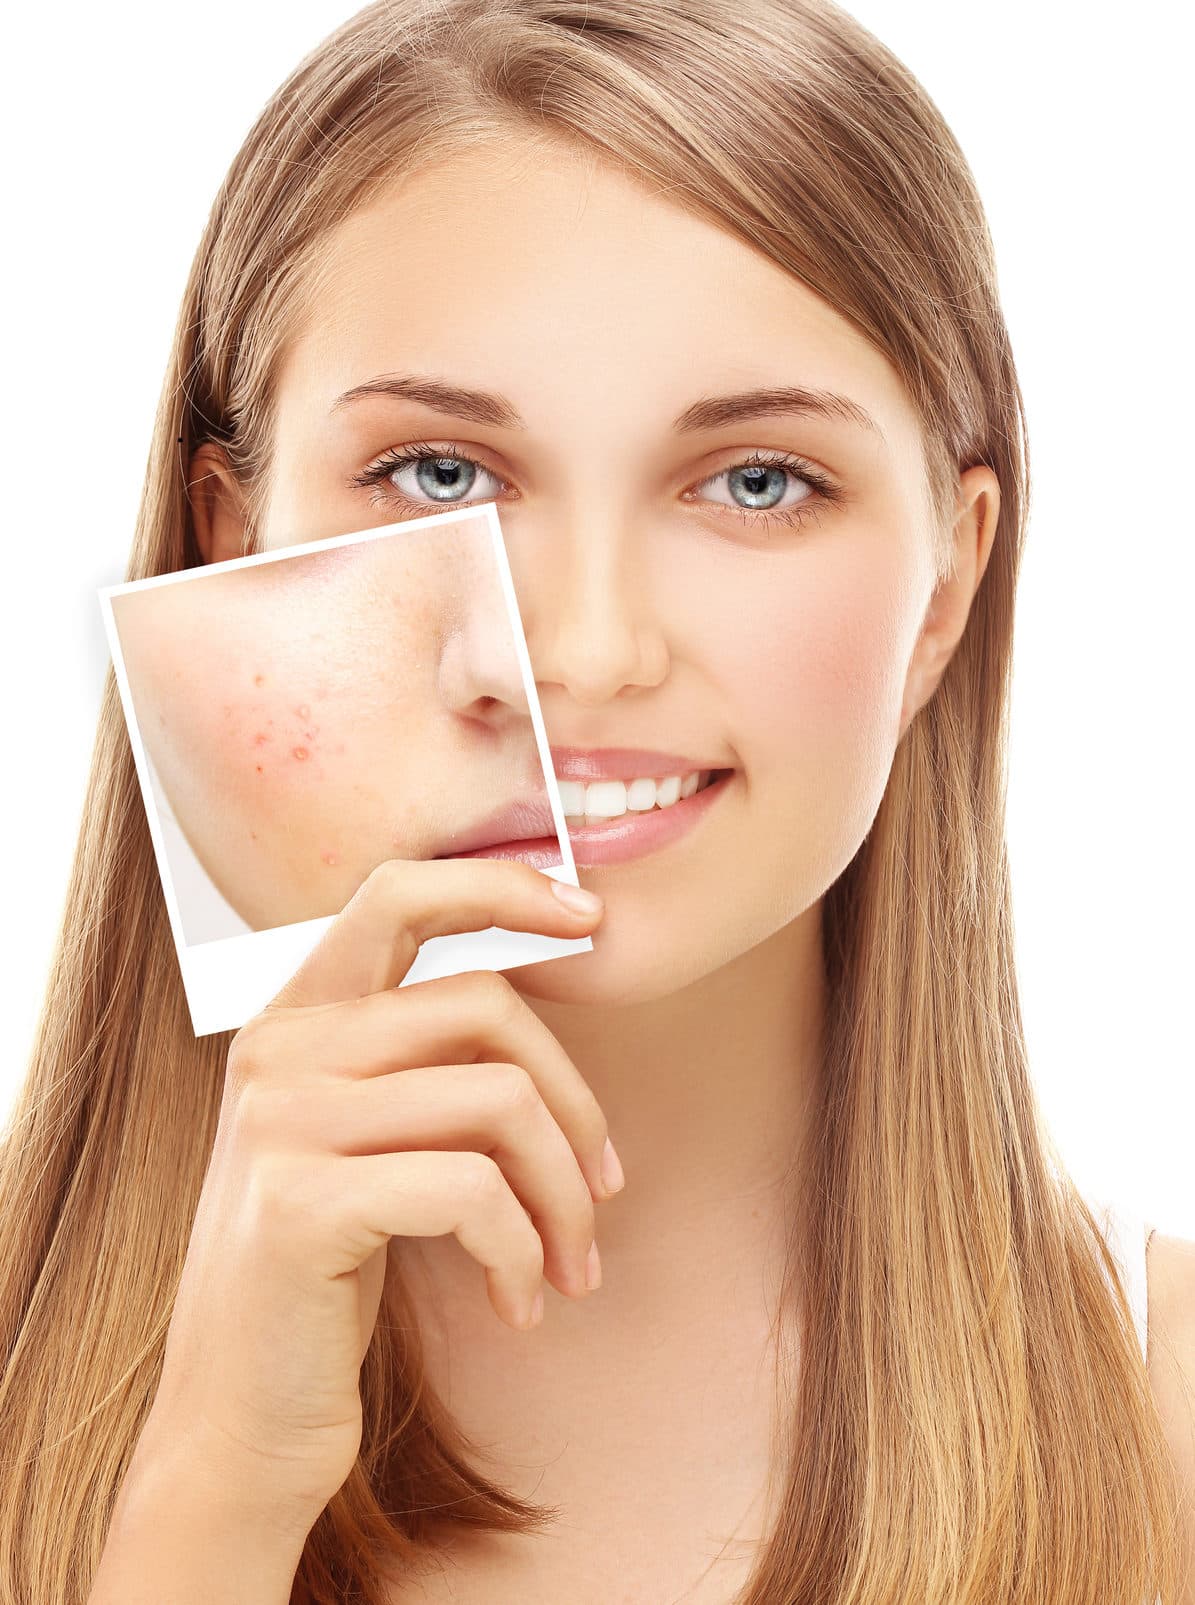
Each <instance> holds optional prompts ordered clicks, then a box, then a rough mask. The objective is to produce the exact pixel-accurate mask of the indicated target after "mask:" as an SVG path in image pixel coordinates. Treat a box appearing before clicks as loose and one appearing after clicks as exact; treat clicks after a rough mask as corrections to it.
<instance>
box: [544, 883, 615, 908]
mask: <svg viewBox="0 0 1195 1605" xmlns="http://www.w3.org/2000/svg"><path fill="white" fill-rule="evenodd" d="M549 879H552V877H549ZM552 890H553V891H554V892H555V893H556V896H557V897H558V898H559V899H560V901H561V902H562V903H563V904H564V906H565V908H567V909H571V910H572V912H573V913H574V914H596V913H597V911H598V909H599V908H601V906H602V900H601V898H600V897H598V896H596V895H595V894H594V893H593V892H587V891H586V890H585V888H584V887H583V886H570V885H569V884H568V882H567V881H558V880H555V879H552Z"/></svg>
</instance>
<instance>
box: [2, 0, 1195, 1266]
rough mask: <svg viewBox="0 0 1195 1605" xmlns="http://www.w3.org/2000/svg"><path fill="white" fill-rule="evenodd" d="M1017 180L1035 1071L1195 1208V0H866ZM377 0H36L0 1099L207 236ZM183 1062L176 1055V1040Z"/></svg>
mask: <svg viewBox="0 0 1195 1605" xmlns="http://www.w3.org/2000/svg"><path fill="white" fill-rule="evenodd" d="M852 9H853V10H854V12H855V14H856V15H857V16H858V17H859V18H860V19H861V20H862V21H863V22H864V23H865V24H866V25H867V26H868V27H870V28H871V29H872V30H873V31H874V32H875V33H877V34H878V35H879V36H880V38H882V39H883V40H884V41H885V42H886V43H887V44H889V45H890V46H891V47H892V48H893V49H894V50H895V51H896V53H897V54H898V55H899V56H901V57H902V58H903V59H904V60H905V61H906V62H907V63H908V64H909V66H910V67H911V68H912V69H913V71H914V72H915V73H916V74H917V75H918V76H919V77H920V78H921V80H922V82H923V83H924V84H925V85H926V87H927V88H928V90H929V92H930V94H931V95H932V96H933V97H934V98H935V100H936V101H937V102H938V104H939V106H940V107H941V108H942V111H943V112H944V114H945V116H946V118H947V120H948V121H949V122H950V124H951V126H952V127H953V128H954V130H955V132H956V134H957V135H958V138H959V140H960V142H961V144H962V146H963V149H964V151H965V152H966V153H967V156H968V158H969V160H970V162H971V165H972V167H973V169H974V171H975V174H976V177H977V179H978V182H979V187H980V191H981V194H982V195H983V197H984V201H985V204H986V207H987V211H988V216H989V220H990V223H991V227H992V232H993V235H994V238H995V242H996V250H997V256H998V262H999V267H1000V283H1001V290H1002V295H1003V299H1004V305H1005V310H1006V314H1007V318H1008V322H1009V326H1010V329H1011V333H1012V340H1013V348H1014V352H1015V354H1016V357H1017V361H1018V365H1019V369H1020V373H1021V377H1022V383H1023V385H1024V388H1025V392H1026V396H1027V403H1028V408H1029V423H1030V432H1031V433H1030V444H1031V450H1032V466H1033V472H1034V481H1035V489H1034V503H1033V516H1032V521H1031V529H1030V540H1029V546H1028V551H1027V556H1026V562H1025V566H1024V569H1023V577H1022V582H1021V591H1020V602H1019V611H1018V624H1017V648H1016V677H1015V691H1014V710H1013V720H1014V722H1013V750H1012V772H1011V781H1010V794H1009V843H1010V852H1011V855H1012V864H1013V877H1014V895H1015V915H1016V930H1017V944H1018V956H1019V972H1020V982H1021V989H1022V999H1023V1004H1024V1009H1025V1016H1026V1026H1027V1030H1028V1034H1029V1044H1030V1051H1031V1055H1032V1062H1033V1065H1034V1075H1035V1079H1036V1083H1037V1086H1038V1089H1039V1092H1040V1095H1041V1098H1042V1101H1043V1104H1044V1106H1045V1110H1046V1115H1047V1118H1048V1120H1049V1122H1050V1124H1051V1127H1052V1129H1053V1131H1054V1133H1055V1135H1056V1137H1057V1139H1058V1141H1059V1144H1060V1146H1061V1149H1062V1152H1063V1155H1064V1157H1065V1158H1066V1160H1067V1162H1068V1163H1069V1165H1070V1167H1071V1168H1072V1170H1073V1171H1074V1173H1075V1175H1076V1177H1077V1178H1078V1180H1079V1183H1080V1185H1081V1186H1084V1187H1085V1188H1088V1189H1090V1190H1091V1191H1092V1192H1094V1193H1096V1194H1098V1195H1100V1196H1102V1197H1107V1198H1109V1199H1115V1200H1117V1201H1119V1202H1120V1203H1121V1204H1122V1205H1124V1206H1126V1207H1130V1208H1136V1209H1139V1210H1140V1211H1141V1212H1142V1213H1144V1214H1145V1215H1146V1216H1147V1218H1149V1219H1151V1220H1153V1221H1155V1222H1156V1223H1158V1224H1159V1225H1160V1227H1161V1228H1162V1229H1163V1230H1170V1231H1174V1232H1178V1233H1179V1234H1180V1235H1183V1236H1187V1237H1193V1238H1195V1180H1193V1171H1195V1163H1193V1149H1195V1092H1193V1090H1192V1089H1193V1085H1195V1075H1193V1073H1192V1072H1193V1068H1195V1055H1193V1054H1192V1050H1191V1047H1190V1042H1189V1037H1188V1006H1189V1000H1190V997H1191V988H1190V984H1189V974H1190V970H1191V958H1192V944H1191V941H1190V937H1189V926H1190V904H1191V899H1192V890H1193V876H1192V855H1191V847H1190V836H1191V831H1190V817H1191V805H1190V795H1189V791H1188V789H1187V785H1186V781H1187V773H1188V764H1189V758H1190V751H1189V749H1190V745H1191V718H1190V696H1191V690H1192V673H1191V634H1192V619H1191V609H1192V602H1191V582H1192V578H1193V574H1192V561H1191V555H1190V551H1191V540H1192V520H1191V516H1190V496H1189V487H1188V484H1187V476H1186V472H1185V469H1186V465H1187V464H1188V463H1189V462H1190V460H1191V437H1192V414H1191V408H1190V404H1189V400H1188V397H1189V393H1190V378H1189V375H1190V373H1191V369H1192V363H1191V356H1192V352H1191V334H1190V322H1189V316H1188V311H1187V308H1188V304H1189V288H1188V286H1189V272H1190V258H1189V256H1188V255H1187V254H1186V252H1185V251H1184V250H1183V249H1181V248H1180V228H1181V227H1182V225H1183V224H1184V223H1186V222H1187V221H1188V213H1189V208H1187V207H1186V206H1185V204H1184V203H1183V201H1182V199H1181V198H1182V196H1184V195H1185V194H1186V193H1187V183H1188V178H1189V156H1190V152H1189V118H1188V114H1187V107H1188V105H1189V99H1190V97H1189V92H1188V87H1187V84H1186V82H1185V75H1186V64H1187V57H1186V53H1185V52H1184V51H1183V50H1182V49H1181V48H1179V46H1178V42H1177V41H1176V40H1175V39H1174V38H1173V37H1172V28H1173V23H1174V21H1175V20H1176V17H1177V8H1175V7H1173V6H1172V5H1166V6H1163V5H1160V4H1157V3H1149V0H1147V3H1145V4H1143V5H1139V6H1137V7H1136V8H1135V9H1134V12H1133V18H1132V25H1131V26H1129V27H1123V26H1112V25H1111V22H1109V24H1108V26H1107V27H1105V26H1103V25H1102V24H1100V23H1098V22H1096V21H1095V20H1094V19H1096V18H1098V17H1099V16H1100V15H1101V10H1102V8H1089V7H1084V6H1080V5H1078V4H1058V3H1056V0H1054V3H1051V0H1046V3H1044V4H1043V3H1042V0H1032V3H1028V0H1004V4H1002V5H1001V6H1000V8H999V14H998V16H997V15H995V14H994V13H993V11H992V9H991V7H990V6H989V5H975V4H966V3H960V0H860V3H857V4H855V5H854V6H853V8H852ZM350 11H351V6H346V5H342V4H338V3H335V0H327V3H315V0H290V3H289V4H287V5H285V6H280V5H273V4H271V5H267V4H264V3H262V0H256V3H254V0H249V3H248V4H246V3H245V0H237V3H236V4H232V3H230V0H207V3H206V4H205V5H204V6H203V7H202V8H201V9H199V10H195V9H194V8H180V7H175V6H164V5H161V4H160V3H157V0H155V3H153V4H148V3H138V4H128V3H123V4H116V5H111V6H82V5H80V4H78V3H74V4H67V5H65V6H37V7H31V6H22V7H21V8H20V9H19V13H18V17H19V20H17V21H15V22H11V21H10V24H9V44H10V49H9V60H10V61H11V62H12V63H13V64H14V65H15V66H18V68H19V70H16V71H14V72H11V73H10V74H8V75H6V76H7V83H6V94H5V96H4V99H3V103H2V106H0V114H2V116H3V123H4V128H3V132H4V145H3V148H4V151H5V153H6V165H7V189H8V204H7V209H6V210H7V219H6V221H7V224H8V233H9V244H8V248H7V250H6V252H5V256H4V269H3V271H4V274H5V280H6V282H5V284H4V290H5V292H6V293H5V311H6V314H7V316H6V318H5V323H6V345H7V352H8V356H7V361H6V364H5V367H6V370H7V372H8V375H9V379H8V383H7V385H6V386H5V392H4V398H3V406H4V413H5V417H4V428H3V441H4V452H5V458H6V472H5V478H4V489H5V505H6V510H7V516H6V519H5V526H6V527H5V535H6V557H7V567H8V592H7V601H8V608H7V620H6V622H7V629H6V630H5V632H4V637H3V654H4V656H3V669H4V683H5V684H6V685H7V687H8V693H7V697H6V707H5V727H6V730H7V737H6V759H7V761H6V763H5V774H6V777H7V778H6V784H5V786H4V791H3V803H2V807H3V810H4V814H3V825H4V832H3V839H4V841H5V843H6V848H7V851H6V855H5V856H6V864H5V876H6V881H7V885H8V898H7V904H8V918H7V933H6V937H7V939H6V952H5V954H4V959H3V964H4V977H5V989H4V1007H3V1010H2V1011H0V1030H2V1031H3V1042H2V1052H0V1120H3V1118H5V1117H6V1115H7V1112H8V1108H9V1107H10V1104H11V1099H12V1096H13V1094H14V1092H15V1089H16V1087H17V1085H18V1084H19V1081H20V1080H21V1078H22V1077H23V1075H24V1069H25V1057H26V1055H27V1052H28V1047H29V1042H30V1039H31V1034H32V1030H33V1024H34V1017H35V1012H36V1010H37V1008H38V1006H39V1004H40V1001H41V994H42V988H43V986H44V983H45V976H46V968H47V965H48V962H49V958H50V951H51V945H52V941H53V937H54V933H55V930H56V927H57V922H58V918H59V915H60V912H61V907H62V898H63V894H64V890H65V885H66V875H67V870H68V866H69V861H70V855H71V852H72V850H73V846H74V841H75V834H76V831H77V829H78V824H79V815H80V808H81V804H82V799H83V790H84V783H85V779H86V774H87V771H88V767H89V763H90V758H91V749H92V741H93V738H94V732H95V719H96V713H97V710H98V706H99V696H100V689H101V685H102V681H103V678H104V674H105V672H106V669H107V663H108V658H107V649H106V646H105V643H104V638H103V632H102V627H101V619H100V611H99V605H98V603H97V600H96V595H95V593H96V588H97V587H98V586H100V585H109V584H115V583H117V582H119V581H121V580H123V579H124V578H125V564H126V561H127V556H128V549H129V541H130V537H131V530H132V525H133V520H134V516H135V512H136V507H137V502H138V498H139V494H140V489H141V482H142V476H143V474H144V471H145V464H146V457H147V451H148V445H149V438H150V428H151V422H152V417H153V409H154V406H155V403H156V401H157V397H158V392H159V387H160V385H161V381H162V376H163V373H164V370H165V364H166V357H167V351H168V345H169V340H170V335H171V331H172V328H173V324H174V319H175V316H176V313H177V309H178V304H179V300H180V297H181V294H182V289H183V283H184V279H185V276H186V273H187V270H188V266H189V263H190V260H191V257H192V255H193V252H194V250H195V247H196V244H197V243H198V239H199V234H200V231H201V228H202V225H203V222H204V220H205V218H206V215H207V212H208V209H209V207H210V205H211V203H212V200H213V198H214V196H215V194H216V190H217V188H218V186H219V183H220V181H221V179H222V177H223V175H224V172H225V170H226V168H227V166H228V164H229V162H230V161H231V159H232V157H233V155H234V153H235V151H236V149H237V147H238V146H239V144H240V142H241V140H242V138H243V137H244V135H245V133H246V132H247V131H248V128H249V126H250V124H251V123H252V121H253V119H254V117H255V116H256V114H257V112H258V111H259V109H260V108H261V106H262V104H263V103H264V101H265V99H266V98H267V96H268V94H269V93H270V92H271V91H272V90H273V89H274V88H275V87H276V85H277V84H278V83H279V82H281V80H282V79H283V78H284V76H285V75H286V73H287V72H288V71H289V70H290V69H291V68H292V67H293V66H294V65H295V64H296V63H297V61H298V60H299V58H300V57H301V56H302V55H303V54H305V52H306V51H307V50H308V49H310V48H311V47H312V46H313V45H315V44H316V43H317V42H318V41H319V40H320V39H321V38H322V37H323V36H324V35H325V34H326V33H328V32H329V31H331V29H332V28H333V27H335V26H336V25H338V24H339V23H340V22H342V21H343V20H344V19H345V18H346V17H347V16H348V15H349V14H350ZM163 1073H164V1074H166V1073H168V1067H165V1066H164V1067H163Z"/></svg>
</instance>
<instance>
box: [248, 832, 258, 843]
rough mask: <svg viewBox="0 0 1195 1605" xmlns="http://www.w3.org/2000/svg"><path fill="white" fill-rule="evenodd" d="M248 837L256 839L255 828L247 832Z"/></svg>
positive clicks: (252, 839)
mask: <svg viewBox="0 0 1195 1605" xmlns="http://www.w3.org/2000/svg"><path fill="white" fill-rule="evenodd" d="M249 839H250V841H256V840H257V832H256V831H255V830H251V831H250V832H249Z"/></svg>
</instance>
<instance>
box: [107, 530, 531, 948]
mask: <svg viewBox="0 0 1195 1605" xmlns="http://www.w3.org/2000/svg"><path fill="white" fill-rule="evenodd" d="M384 522H385V520H379V519H376V518H373V517H372V516H371V515H370V512H369V510H368V509H365V510H364V516H363V517H362V518H361V519H360V521H359V522H358V523H356V524H352V523H350V524H348V525H346V526H345V528H344V530H332V531H329V530H327V529H323V530H321V533H323V534H329V533H333V534H335V533H348V532H349V530H350V529H353V528H361V529H364V528H367V527H369V526H371V525H373V524H378V523H384ZM307 538H308V539H311V538H312V535H311V533H310V532H308V535H307ZM280 544H281V543H280ZM230 555H232V556H239V555H240V553H239V552H237V553H233V554H230ZM114 613H115V617H116V621H117V629H118V631H119V634H120V640H121V648H122V651H123V654H124V658H125V664H126V667H127V670H128V675H129V685H130V688H131V690H132V693H133V700H134V704H135V706H136V710H137V721H138V725H139V727H140V730H141V735H142V739H143V740H144V742H145V745H146V748H147V749H148V751H149V753H150V756H151V758H152V759H153V762H154V766H155V768H156V769H157V771H158V774H159V776H160V777H161V780H162V784H163V785H164V787H165V788H166V792H167V795H168V796H169V798H170V803H171V806H172V808H173V809H174V812H175V814H176V816H177V818H178V821H179V824H180V825H181V826H182V829H183V831H184V832H185V833H186V836H187V838H188V840H189V841H190V843H191V845H192V847H193V848H194V849H195V853H196V856H197V857H198V859H199V861H200V863H201V864H202V865H203V867H204V869H205V870H206V871H207V874H208V876H209V877H210V878H211V880H212V881H213V882H214V883H215V885H216V886H217V887H218V888H219V890H220V892H221V893H222V894H223V896H224V897H225V898H227V900H228V901H229V902H230V903H231V904H232V906H233V907H234V908H235V909H236V910H237V912H238V913H239V914H240V915H241V917H242V918H243V919H245V920H247V921H248V922H249V924H250V925H251V926H252V927H253V929H255V930H269V929H271V928H273V927H274V926H279V925H288V924H291V923H293V922H295V921H298V920H311V919H319V918H322V917H324V916H326V915H331V914H338V913H339V912H340V910H341V909H342V908H343V907H344V906H345V904H346V903H347V902H348V900H349V898H350V897H351V896H352V895H353V893H354V892H355V891H356V890H357V888H358V886H360V885H361V883H362V881H364V879H365V878H366V876H367V875H368V874H369V872H370V870H372V869H373V868H374V867H375V866H376V865H378V864H380V863H382V862H384V861H385V860H386V859H389V858H394V857H402V858H432V857H435V856H436V855H437V854H440V853H443V852H446V851H449V850H450V848H451V838H452V835H453V833H454V832H459V831H461V830H462V829H464V828H466V827H468V826H470V825H472V824H474V823H476V822H477V821H478V820H479V819H481V818H484V817H485V816H486V815H487V814H489V813H490V812H492V811H493V810H494V809H495V808H497V807H499V806H500V805H501V804H503V803H505V802H507V801H509V800H511V799H513V798H514V797H522V796H533V797H539V798H544V800H545V802H546V795H545V786H544V778H543V770H542V767H541V765H540V761H539V755H538V752H537V750H536V745H535V736H534V732H533V730H532V725H531V718H530V714H529V713H528V710H527V699H526V695H525V692H524V688H523V683H522V678H521V675H520V671H519V663H518V658H517V656H516V653H515V645H514V637H513V633H512V630H511V624H510V619H509V615H508V612H507V608H506V603H505V601H504V599H503V596H502V590H501V581H500V576H499V573H498V568H497V564H496V562H495V559H494V554H493V547H492V544H491V537H490V534H489V530H488V528H487V525H486V521H485V520H484V518H482V517H480V516H479V517H478V518H477V519H467V520H462V521H461V522H460V523H456V524H452V525H449V526H446V527H433V528H429V529H427V530H426V531H425V532H419V533H418V535H417V536H416V538H410V537H409V536H407V535H406V532H403V533H402V534H400V535H398V536H384V537H382V538H380V539H378V540H369V541H363V542H361V543H360V544H357V545H353V544H349V545H346V546H343V547H335V548H331V549H329V550H327V551H324V552H309V553H305V554H301V555H299V556H296V557H294V558H290V557H286V558H279V559H278V560H277V561H276V562H270V563H261V564H250V565H249V566H247V567H244V568H239V569H234V570H230V571H227V572H224V573H219V574H204V573H202V572H200V573H198V574H196V575H195V576H193V577H190V578H187V579H185V580H180V581H177V582H175V583H172V584H169V585H161V586H151V587H148V588H147V589H145V590H142V591H131V592H126V593H125V594H124V595H123V596H119V597H116V598H115V599H114ZM488 698H492V699H493V702H492V704H490V703H488V702H487V701H486V700H485V699H488ZM479 710H480V711H479Z"/></svg>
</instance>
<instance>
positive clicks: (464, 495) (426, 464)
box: [348, 440, 843, 527]
mask: <svg viewBox="0 0 1195 1605" xmlns="http://www.w3.org/2000/svg"><path fill="white" fill-rule="evenodd" d="M412 468H413V469H414V470H415V481H416V483H415V485H414V487H412V488H413V489H414V490H417V491H420V492H422V494H423V495H425V496H426V497H427V498H428V500H426V501H420V500H418V499H417V498H416V496H414V495H412V494H409V493H408V491H406V490H402V489H400V488H399V487H398V486H397V485H395V484H394V483H393V480H394V477H395V476H396V475H398V474H401V473H405V472H406V471H407V470H408V469H412ZM479 472H480V473H481V474H488V475H489V476H490V478H491V479H493V480H495V481H496V482H497V483H498V485H499V486H500V487H501V488H503V489H505V488H506V485H505V481H503V480H500V479H499V477H498V475H497V474H495V473H494V472H493V471H492V470H491V469H489V468H487V467H486V466H485V464H484V463H480V462H478V461H477V459H476V458H474V457H468V456H466V455H465V454H464V453H463V452H462V451H461V450H460V448H459V447H458V446H457V445H456V443H455V442H454V441H445V442H441V443H440V444H439V445H434V444H432V443H431V442H429V441H426V440H414V441H411V442H410V443H409V444H408V445H407V446H405V447H404V448H403V449H402V450H397V449H396V450H393V451H389V452H386V453H385V454H384V455H383V456H382V457H380V458H379V459H378V460H377V461H376V462H374V463H371V464H370V465H369V466H368V467H367V468H365V469H363V470H362V471H361V473H359V474H354V475H353V476H352V477H351V478H350V480H349V482H348V483H349V485H350V487H354V488H358V489H369V488H371V487H373V488H375V495H374V496H373V497H372V498H371V500H373V501H374V504H375V505H376V506H380V507H387V506H393V505H395V504H398V505H400V506H402V507H404V508H406V509H409V510H411V511H413V512H420V511H423V512H426V511H427V510H428V509H429V508H435V507H440V508H444V507H461V506H467V505H468V504H469V501H470V500H478V501H493V500H495V498H496V494H497V493H496V492H492V493H491V494H489V495H487V496H478V497H473V498H470V497H469V492H470V490H471V489H472V488H473V486H474V484H475V483H476V480H477V475H478V473H479ZM727 478H729V479H730V481H731V482H732V484H733V486H734V489H735V490H736V491H737V492H738V493H740V494H743V495H746V496H748V497H753V498H757V499H760V500H763V501H765V502H766V505H764V506H750V505H748V506H742V505H732V504H728V503H726V502H714V503H713V504H712V505H714V506H720V507H723V508H725V509H726V511H727V512H732V513H735V514H737V515H738V517H739V518H740V519H741V520H743V521H744V522H746V523H747V524H749V525H753V526H757V527H758V526H760V525H762V524H770V523H772V522H778V523H781V524H786V525H797V524H801V523H804V522H805V520H806V519H808V518H810V517H816V516H818V515H819V514H820V512H821V511H822V509H823V508H824V507H825V506H827V505H833V504H835V503H838V502H841V501H842V500H843V493H842V492H841V491H840V490H839V489H838V487H837V486H836V485H835V484H834V483H833V482H832V481H831V480H829V479H828V478H827V477H826V476H825V475H824V474H823V473H821V471H820V470H819V469H816V468H815V467H814V466H813V465H812V463H808V462H806V461H805V460H804V458H802V457H797V456H795V455H794V454H793V453H791V452H782V451H778V452H752V453H751V454H750V455H749V456H748V457H746V458H745V459H743V460H742V461H741V462H737V463H732V464H731V465H730V466H729V467H728V468H723V469H721V470H720V471H719V472H718V473H716V474H711V475H710V476H709V478H707V479H704V480H702V481H701V483H700V484H699V485H698V486H696V487H695V490H704V489H706V487H707V486H710V485H712V484H714V483H715V482H716V481H717V480H720V479H727ZM793 480H795V481H797V482H799V483H800V482H803V483H804V484H805V486H806V489H807V494H806V495H804V496H802V497H800V498H799V500H798V501H796V502H795V503H790V505H789V506H787V507H783V508H781V507H779V506H778V503H779V501H780V500H781V499H782V497H783V496H784V495H785V493H786V491H787V488H788V485H787V483H786V482H788V481H793ZM685 499H686V500H687V501H692V500H693V499H694V492H693V491H686V492H685Z"/></svg>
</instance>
